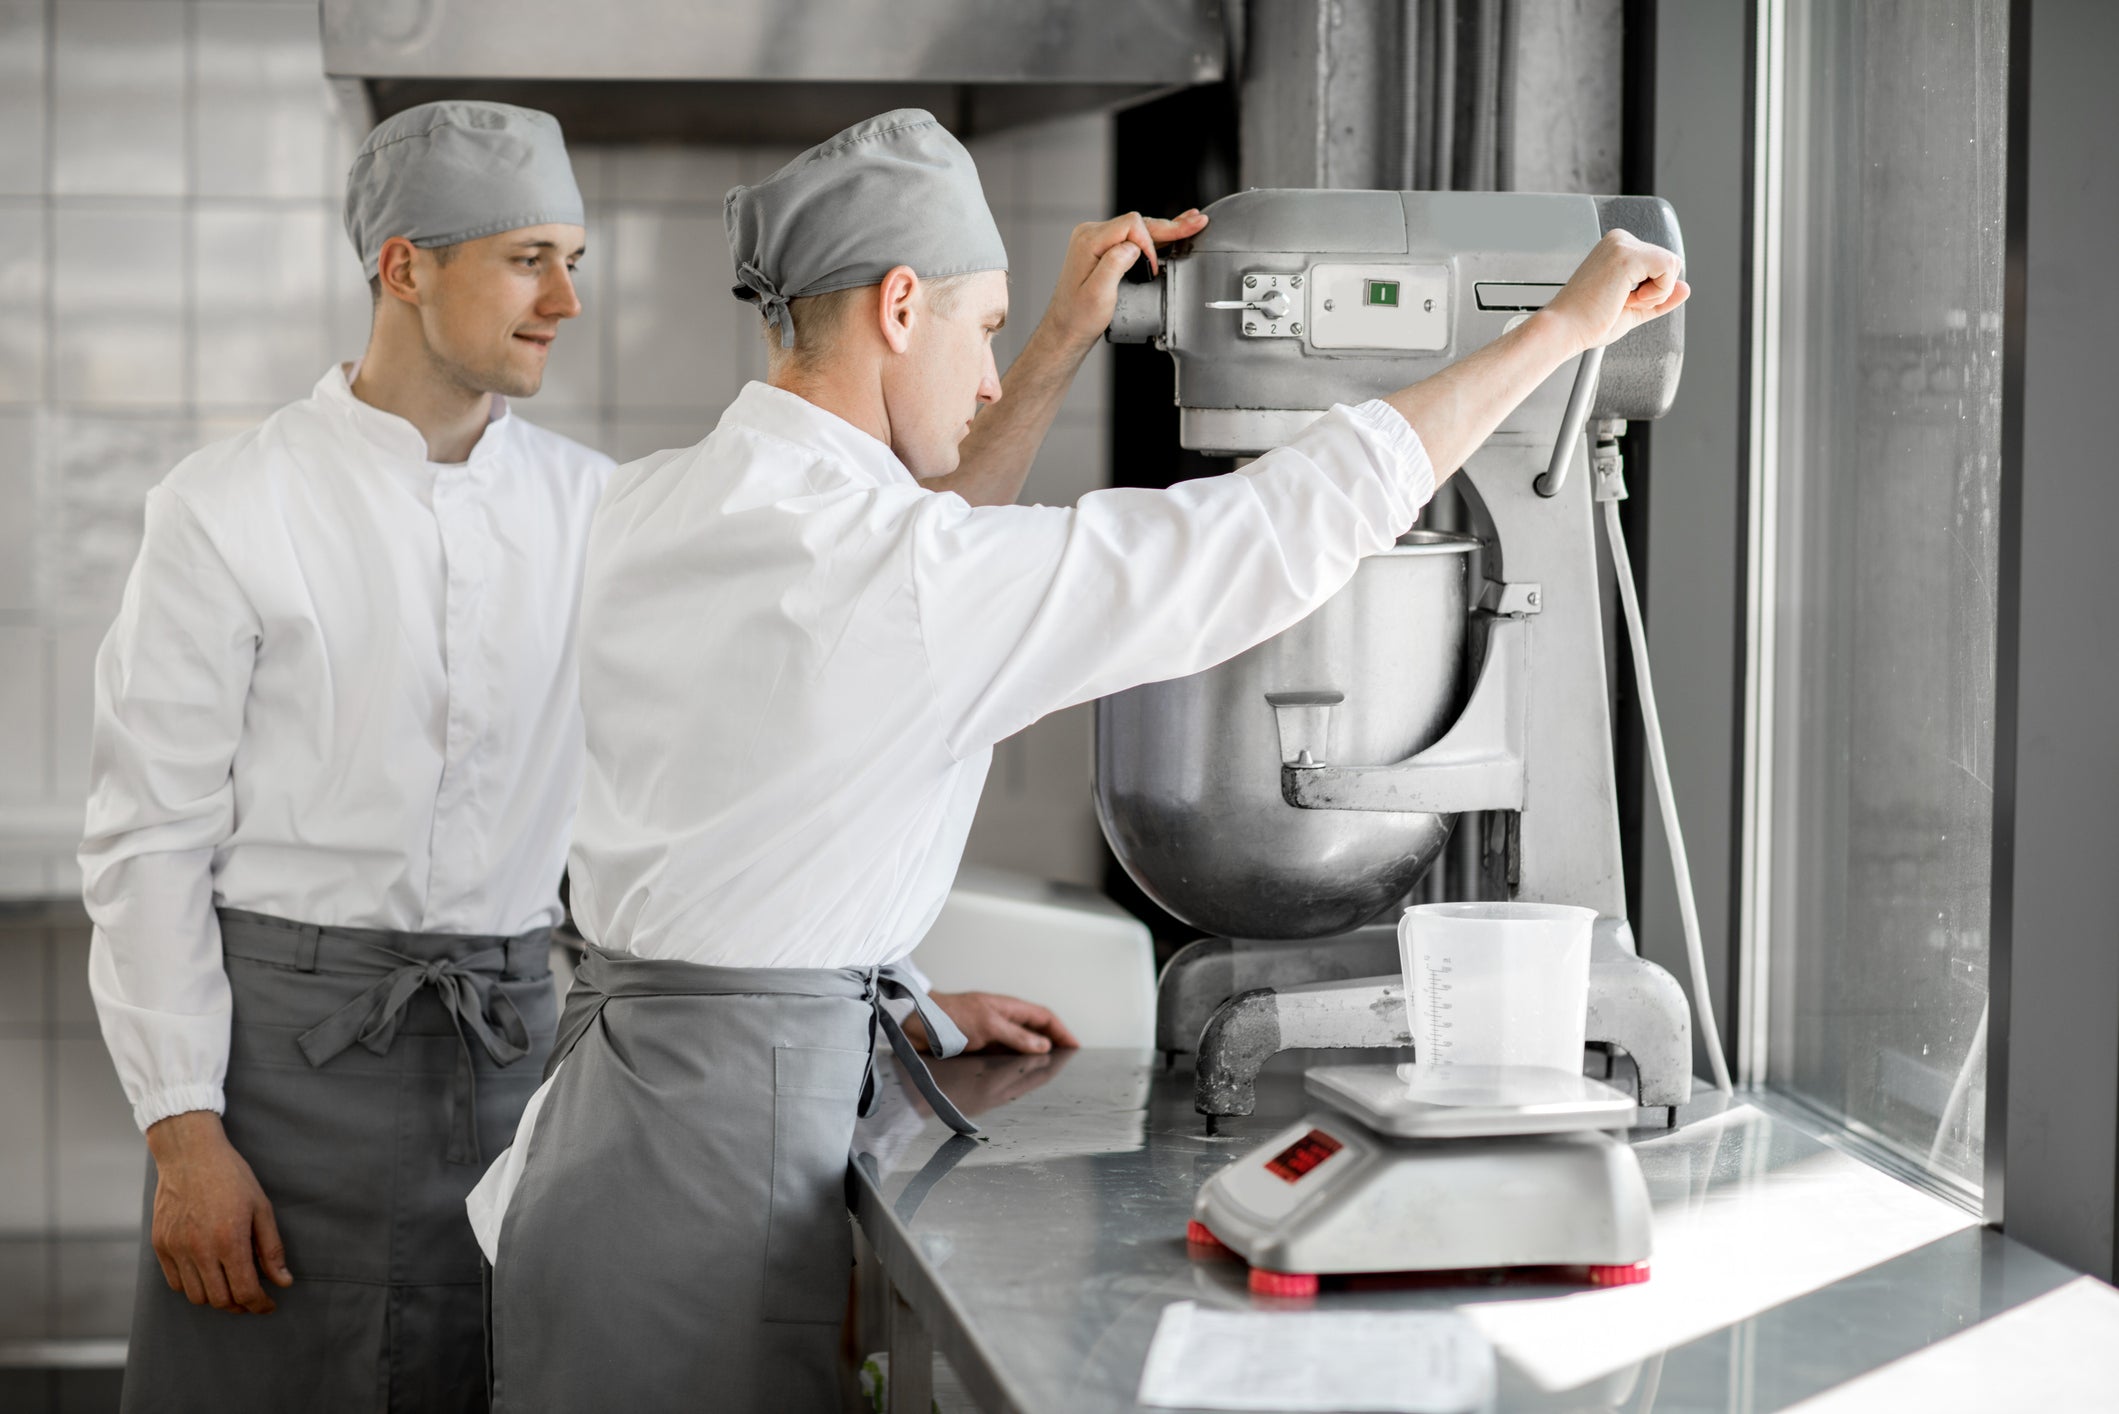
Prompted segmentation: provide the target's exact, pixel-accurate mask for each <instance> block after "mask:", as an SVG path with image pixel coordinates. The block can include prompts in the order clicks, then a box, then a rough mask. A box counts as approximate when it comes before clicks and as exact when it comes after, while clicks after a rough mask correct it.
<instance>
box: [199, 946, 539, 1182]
mask: <svg viewBox="0 0 2119 1414" xmlns="http://www.w3.org/2000/svg"><path fill="white" fill-rule="evenodd" d="M245 924H249V925H251V926H252V928H256V927H258V925H274V924H277V925H278V927H279V928H280V929H288V928H291V929H292V932H293V933H294V934H296V935H302V941H301V943H300V946H301V947H302V949H303V953H302V955H301V956H302V958H304V959H305V961H297V964H296V965H298V966H303V967H304V970H317V969H318V968H319V966H321V970H323V971H327V972H340V973H345V972H357V973H368V972H378V973H380V974H381V975H380V976H379V977H377V978H376V981H375V985H373V986H371V987H369V988H367V989H366V990H364V991H363V992H362V993H361V994H360V995H359V996H357V997H355V998H354V999H353V1000H352V1001H350V1002H347V1003H346V1004H345V1005H344V1006H342V1007H340V1008H339V1009H338V1010H337V1011H335V1012H333V1013H331V1015H329V1016H327V1017H325V1018H324V1019H323V1020H322V1021H319V1022H318V1023H316V1025H314V1026H312V1027H310V1028H309V1029H308V1030H307V1031H304V1032H303V1033H302V1034H301V1035H300V1036H299V1037H297V1038H296V1044H297V1045H298V1046H299V1047H300V1048H301V1052H302V1055H303V1057H304V1058H305V1059H307V1060H308V1062H309V1064H310V1065H312V1066H314V1067H316V1068H318V1069H322V1068H323V1067H324V1066H325V1065H326V1064H328V1063H329V1062H330V1061H331V1060H332V1059H333V1058H334V1057H336V1056H337V1055H338V1054H339V1053H340V1052H341V1051H344V1050H345V1049H346V1048H347V1047H348V1046H351V1045H353V1044H354V1043H355V1042H359V1043H360V1044H361V1045H363V1046H365V1047H367V1049H368V1050H370V1051H372V1052H373V1053H375V1054H376V1055H379V1056H380V1055H387V1054H389V1051H390V1047H391V1045H392V1044H394V1043H395V1042H396V1040H397V1029H398V1026H399V1024H400V1023H401V1022H402V1021H403V1020H404V1016H405V1008H406V1007H408V1006H410V1005H411V1004H412V998H413V996H414V995H415V994H416V993H417V992H418V991H419V990H420V989H421V988H422V987H432V988H433V989H434V992H435V995H436V996H437V997H438V998H439V999H440V1001H441V1004H442V1009H443V1010H444V1011H446V1012H447V1013H448V1014H449V1023H450V1025H452V1026H453V1027H454V1028H455V1029H456V1073H455V1074H454V1075H453V1076H452V1077H451V1078H450V1082H449V1090H448V1093H447V1095H446V1096H445V1097H444V1101H443V1103H444V1119H445V1121H446V1123H447V1126H448V1131H449V1148H448V1161H449V1162H450V1163H452V1164H475V1163H478V1162H480V1154H479V1149H478V1067H477V1063H476V1062H475V1061H474V1060H473V1058H472V1055H471V1042H472V1040H473V1039H474V1038H475V1039H476V1040H477V1042H478V1044H479V1045H480V1047H482V1048H483V1049H484V1050H485V1053H486V1054H487V1055H488V1056H490V1057H491V1058H492V1060H493V1063H494V1064H495V1065H502V1066H505V1065H512V1064H514V1063H515V1062H516V1061H519V1060H521V1059H522V1058H523V1057H524V1056H526V1055H528V1054H529V1053H530V1029H529V1027H528V1025H527V1024H525V1023H524V1021H523V1019H522V1013H521V1012H520V1011H518V1010H517V1009H516V1007H515V1003H514V1001H513V999H512V998H510V997H509V996H508V995H507V994H506V993H505V992H496V991H495V990H494V988H493V984H494V983H495V982H497V981H499V980H500V979H501V978H502V977H503V976H504V975H507V974H509V973H510V972H511V971H512V970H513V969H512V968H511V966H510V963H511V962H512V961H514V960H515V959H513V958H511V957H510V953H511V951H521V950H522V949H521V945H522V944H523V943H525V942H529V943H535V944H537V945H538V946H539V948H540V949H541V947H542V946H543V945H544V944H543V941H542V939H543V937H544V936H545V935H544V934H542V933H539V934H526V935H524V937H523V938H521V939H497V940H495V941H494V944H493V945H492V946H491V947H486V948H481V949H479V950H478V951H476V952H469V953H464V954H462V955H460V956H456V957H445V958H435V959H431V960H430V959H421V958H416V957H410V956H407V955H406V954H404V953H401V952H398V951H397V950H396V949H394V948H391V947H389V946H387V945H386V944H384V943H382V942H380V941H376V940H375V939H374V937H372V936H356V935H355V930H352V929H330V928H317V927H315V926H313V925H309V926H304V925H299V924H296V925H287V924H284V923H281V922H280V920H276V919H265V918H258V919H255V920H253V919H251V918H249V917H247V916H245V915H240V914H236V913H234V911H233V910H224V911H223V915H222V929H223V935H222V948H223V951H224V952H225V953H227V954H228V955H229V956H234V957H255V958H257V959H258V960H260V961H270V962H278V961H280V960H281V959H280V957H278V956H275V955H274V953H273V952H272V951H269V950H265V951H260V950H254V949H252V948H250V947H247V946H245V943H247V942H248V941H249V940H248V939H247V938H242V937H240V936H238V935H239V933H240V931H241V930H242V928H243V926H244V925H245ZM361 931H362V932H372V931H373V930H361ZM381 936H388V935H387V934H382V935H381ZM432 936H441V935H432ZM319 938H321V939H323V940H325V941H328V942H330V943H331V944H332V947H331V955H330V957H329V958H328V959H324V960H321V962H320V960H319V959H318V958H317V956H316V954H315V952H314V951H312V950H311V949H313V948H314V946H315V941H316V940H317V939H319Z"/></svg>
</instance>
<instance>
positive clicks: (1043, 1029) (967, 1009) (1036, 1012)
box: [905, 992, 1081, 1055]
mask: <svg viewBox="0 0 2119 1414" xmlns="http://www.w3.org/2000/svg"><path fill="white" fill-rule="evenodd" d="M933 997H934V1004H935V1005H936V1006H938V1007H940V1008H941V1009H942V1012H943V1014H944V1015H946V1016H947V1017H948V1018H949V1019H950V1020H951V1021H954V1022H955V1023H956V1024H957V1029H958V1030H959V1031H962V1032H963V1033H964V1049H965V1050H967V1051H983V1050H985V1049H986V1048H987V1047H988V1046H1000V1047H1003V1048H1005V1049H1007V1050H1011V1051H1022V1052H1025V1053H1026V1054H1029V1055H1041V1054H1043V1053H1044V1052H1046V1051H1049V1050H1051V1049H1052V1048H1053V1047H1054V1046H1067V1047H1074V1046H1079V1045H1080V1044H1081V1042H1079V1041H1077V1040H1075V1039H1074V1033H1073V1032H1072V1031H1069V1030H1068V1029H1067V1023H1066V1022H1064V1021H1061V1020H1060V1019H1059V1018H1058V1017H1056V1016H1054V1015H1053V1014H1052V1013H1051V1012H1050V1011H1048V1010H1046V1009H1045V1008H1044V1007H1041V1006H1039V1005H1038V1004H1037V1003H1036V1002H1026V1001H1024V1000H1023V999H1022V998H1021V997H1004V996H1000V995H999V994H997V993H994V992H936V993H934V994H933ZM905 1036H906V1038H907V1039H908V1040H910V1041H911V1042H912V1044H913V1045H915V1046H917V1047H918V1048H919V1049H921V1050H923V1051H929V1050H931V1049H932V1048H931V1047H930V1046H929V1045H928V1040H927V1028H926V1027H925V1026H922V1025H921V1024H920V1018H919V1014H918V1013H917V1012H915V1013H914V1014H912V1015H911V1016H908V1017H906V1018H905Z"/></svg>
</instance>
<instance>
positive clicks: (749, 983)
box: [544, 943, 979, 1134]
mask: <svg viewBox="0 0 2119 1414" xmlns="http://www.w3.org/2000/svg"><path fill="white" fill-rule="evenodd" d="M748 995H755V996H791V997H844V998H846V999H847V1000H849V1001H860V1002H866V1003H867V1004H868V1007H869V1014H868V1069H867V1071H866V1072H865V1073H864V1074H863V1076H862V1078H861V1110H860V1112H861V1113H862V1114H864V1115H868V1114H873V1113H875V1107H876V1104H877V1100H878V1097H879V1094H880V1090H881V1087H880V1086H878V1084H877V1083H876V1046H875V1041H876V1031H877V1029H878V1028H881V1030H882V1032H883V1034H884V1036H886V1037H888V1038H889V1040H890V1049H891V1052H892V1053H893V1054H894V1055H896V1056H897V1058H898V1060H899V1061H900V1062H902V1063H903V1064H904V1066H905V1070H906V1072H907V1073H908V1074H909V1075H911V1077H912V1083H913V1084H914V1085H915V1086H916V1087H918V1089H919V1092H920V1094H921V1095H922V1096H924V1097H925V1098H926V1100H927V1103H928V1105H929V1106H931V1107H932V1108H933V1110H934V1112H935V1115H936V1116H937V1117H938V1118H939V1119H940V1120H941V1121H942V1122H943V1123H944V1124H946V1125H948V1126H949V1127H950V1128H951V1129H953V1130H955V1131H956V1132H957V1133H959V1134H976V1133H978V1132H979V1127H978V1126H977V1125H975V1124H973V1123H972V1122H971V1121H970V1120H968V1119H966V1118H965V1117H964V1112H963V1111H962V1110H959V1109H958V1108H957V1107H956V1106H955V1105H954V1104H952V1103H951V1102H950V1099H949V1097H948V1096H947V1095H944V1094H943V1093H942V1087H941V1086H939V1085H937V1084H935V1080H934V1075H933V1073H932V1072H930V1071H929V1070H928V1069H927V1064H926V1062H924V1061H922V1060H921V1059H920V1054H919V1052H918V1051H916V1050H914V1049H913V1046H912V1041H911V1039H910V1038H909V1037H907V1036H906V1034H905V1028H904V1027H903V1026H900V1025H899V1024H898V1019H897V1018H896V1017H895V1016H893V1015H891V1014H890V1011H889V1009H888V1008H886V1007H885V1006H884V1005H883V1003H884V1002H885V1001H887V1000H888V1001H895V1000H900V999H903V1000H908V1001H910V1002H911V1003H912V1009H913V1011H914V1012H916V1013H917V1014H918V1015H919V1018H920V1021H921V1023H922V1024H923V1025H925V1026H926V1028H927V1039H928V1044H929V1045H930V1046H931V1047H932V1048H933V1050H934V1053H935V1054H936V1055H937V1056H945V1057H946V1056H953V1055H957V1054H959V1053H960V1052H961V1051H962V1050H963V1049H964V1044H965V1041H964V1033H963V1032H962V1031H959V1030H958V1029H957V1024H956V1023H955V1022H954V1021H951V1020H950V1019H949V1017H948V1016H947V1015H946V1014H945V1013H944V1012H943V1011H942V1009H941V1008H940V1007H938V1006H936V1005H935V1004H934V999H933V998H932V997H929V996H928V995H927V993H926V991H925V989H923V988H922V987H921V986H920V985H919V984H918V983H917V982H915V981H913V980H912V973H911V972H909V971H908V970H907V969H905V968H904V967H902V966H900V965H899V964H897V963H894V962H892V963H886V964H884V965H882V966H880V967H719V966H711V965H707V964H703V963H696V962H679V961H677V960H675V959H674V958H644V957H637V956H635V955H633V954H631V953H625V952H616V951H613V950H612V949H610V948H606V947H603V946H601V945H599V944H596V943H589V944H588V945H587V947H586V949H585V950H584V952H583V953H582V958H581V965H580V966H579V967H578V968H576V969H575V971H574V985H573V987H572V988H571V989H570V990H569V991H568V992H567V1000H566V1010H565V1011H564V1012H563V1013H562V1014H561V1016H560V1018H559V1037H558V1039H557V1040H555V1041H554V1042H553V1043H552V1057H551V1059H550V1060H549V1061H547V1062H546V1063H545V1071H544V1073H545V1078H546V1079H547V1080H549V1079H551V1077H552V1076H553V1075H554V1074H556V1073H557V1072H558V1070H559V1066H560V1062H562V1061H564V1060H565V1059H566V1058H567V1056H568V1054H569V1053H571V1052H572V1051H573V1049H574V1046H575V1044H576V1043H577V1042H579V1041H580V1040H581V1038H582V1037H583V1036H585V1035H587V1034H588V1032H589V1029H590V1028H591V1027H592V1026H594V1025H595V1024H596V1020H597V1018H598V1017H599V1016H600V1015H601V1014H602V1012H603V1007H604V1004H605V1003H606V1002H608V1001H610V1000H612V999H613V998H616V997H716V996H721V997H726V996H748Z"/></svg>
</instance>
